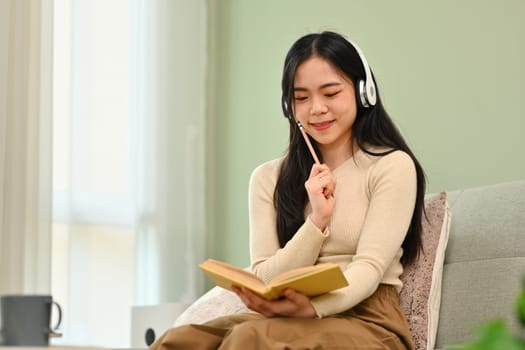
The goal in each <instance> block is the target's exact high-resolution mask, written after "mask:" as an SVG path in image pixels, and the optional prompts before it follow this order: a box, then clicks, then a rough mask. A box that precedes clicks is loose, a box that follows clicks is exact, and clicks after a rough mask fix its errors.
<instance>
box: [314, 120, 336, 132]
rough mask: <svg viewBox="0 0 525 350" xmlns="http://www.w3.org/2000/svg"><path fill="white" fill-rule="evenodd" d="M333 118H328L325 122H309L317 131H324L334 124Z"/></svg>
mask: <svg viewBox="0 0 525 350" xmlns="http://www.w3.org/2000/svg"><path fill="white" fill-rule="evenodd" d="M333 122H334V121H333V120H328V121H325V122H320V123H308V124H310V126H311V127H312V128H314V129H315V130H317V131H322V130H326V129H328V128H329V127H330V126H332V123H333Z"/></svg>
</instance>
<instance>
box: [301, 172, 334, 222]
mask: <svg viewBox="0 0 525 350" xmlns="http://www.w3.org/2000/svg"><path fill="white" fill-rule="evenodd" d="M304 186H305V188H306V192H307V193H308V198H309V200H310V205H311V207H312V213H311V214H310V220H311V221H312V222H313V223H314V224H315V225H316V226H317V227H318V228H319V229H320V230H321V231H324V229H325V228H326V226H327V225H328V222H329V221H330V218H331V217H332V213H333V212H334V207H335V197H334V191H335V179H334V177H333V176H332V172H331V171H330V168H328V166H327V165H326V164H314V165H313V166H312V170H311V171H310V177H309V178H308V180H306V182H305V184H304Z"/></svg>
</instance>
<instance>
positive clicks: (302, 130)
mask: <svg viewBox="0 0 525 350" xmlns="http://www.w3.org/2000/svg"><path fill="white" fill-rule="evenodd" d="M297 126H298V127H299V129H300V130H301V134H303V138H304V141H305V142H306V145H307V146H308V149H309V150H310V153H311V154H312V157H313V158H314V161H315V163H316V164H321V162H320V161H319V158H317V154H315V151H314V147H313V146H312V143H311V142H310V138H308V135H307V134H306V131H304V129H303V125H302V124H301V122H300V121H297Z"/></svg>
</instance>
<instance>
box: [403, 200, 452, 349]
mask: <svg viewBox="0 0 525 350" xmlns="http://www.w3.org/2000/svg"><path fill="white" fill-rule="evenodd" d="M422 224H423V232H422V237H421V238H422V246H423V252H422V253H421V254H420V255H419V258H418V259H417V260H416V261H415V262H414V263H412V264H410V265H408V266H406V267H405V269H404V271H403V275H401V280H402V281H403V289H402V290H401V293H400V303H401V308H402V309H403V311H404V312H405V315H406V317H407V321H408V325H409V327H410V332H411V334H412V340H413V342H414V348H415V350H427V349H430V350H432V349H434V343H435V339H436V333H437V326H438V319H439V307H440V302H441V279H442V273H443V262H444V258H445V249H446V246H447V241H448V234H449V228H450V212H449V208H448V205H447V195H446V193H444V192H443V193H440V194H437V195H430V196H427V197H426V198H425V216H424V218H423V222H422Z"/></svg>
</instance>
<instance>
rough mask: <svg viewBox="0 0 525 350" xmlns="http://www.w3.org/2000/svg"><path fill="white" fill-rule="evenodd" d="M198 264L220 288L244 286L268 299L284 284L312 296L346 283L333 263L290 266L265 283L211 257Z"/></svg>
mask: <svg viewBox="0 0 525 350" xmlns="http://www.w3.org/2000/svg"><path fill="white" fill-rule="evenodd" d="M199 267H200V268H201V269H202V270H204V271H205V272H206V273H207V275H208V276H209V277H210V279H211V280H212V281H213V282H215V284H216V285H218V286H220V287H222V288H225V289H229V290H232V285H234V286H239V287H245V288H248V289H250V290H252V291H253V292H255V293H257V294H259V295H261V296H262V297H264V298H266V299H269V300H273V299H278V298H279V297H280V296H281V295H282V292H283V290H284V289H286V288H291V289H294V290H296V291H298V292H300V293H302V294H304V295H307V296H316V295H321V294H324V293H328V292H330V291H332V290H334V289H338V288H342V287H345V286H347V285H348V282H347V281H346V278H345V276H344V275H343V272H342V271H341V268H340V267H339V265H337V264H334V263H323V264H318V265H313V266H306V267H300V268H297V269H293V270H290V271H287V272H284V273H282V274H280V275H278V276H277V277H275V278H274V279H272V280H271V281H270V283H268V284H265V283H264V282H263V281H262V280H261V279H259V278H258V277H257V276H255V275H254V274H253V273H251V272H249V271H246V270H243V269H240V268H238V267H235V266H232V265H230V264H227V263H224V262H221V261H217V260H213V259H208V260H206V261H204V262H203V263H201V264H200V265H199Z"/></svg>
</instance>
